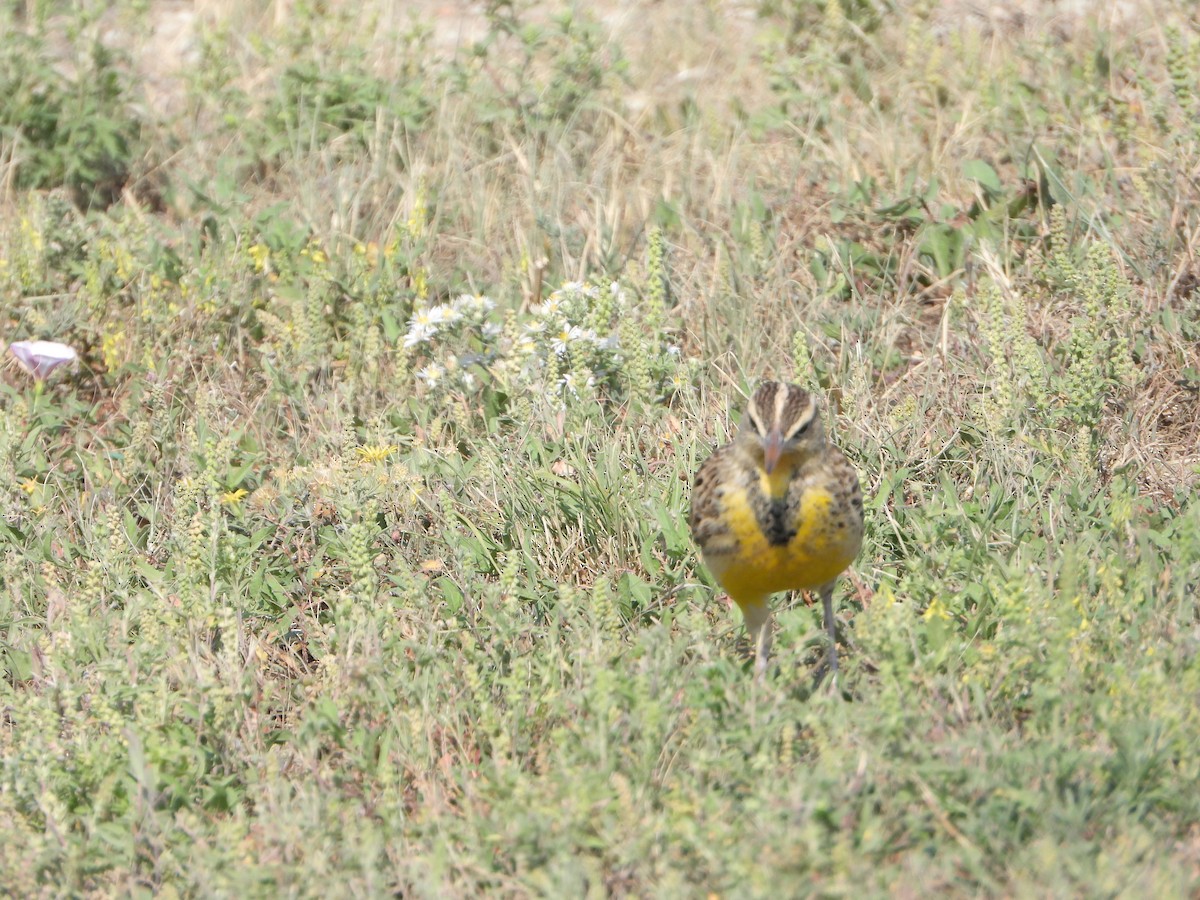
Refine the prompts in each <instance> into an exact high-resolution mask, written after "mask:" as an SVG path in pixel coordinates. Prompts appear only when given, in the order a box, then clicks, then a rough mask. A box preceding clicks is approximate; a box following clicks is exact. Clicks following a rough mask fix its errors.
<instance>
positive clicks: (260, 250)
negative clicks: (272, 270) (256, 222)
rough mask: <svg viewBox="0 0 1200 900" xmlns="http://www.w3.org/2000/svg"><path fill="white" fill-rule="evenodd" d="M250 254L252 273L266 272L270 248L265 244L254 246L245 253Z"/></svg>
mask: <svg viewBox="0 0 1200 900" xmlns="http://www.w3.org/2000/svg"><path fill="white" fill-rule="evenodd" d="M246 252H247V253H249V254H250V259H252V260H253V261H254V271H255V272H263V271H266V268H267V263H268V262H269V261H270V259H271V248H270V247H268V246H267V245H266V244H255V245H254V246H253V247H251V248H250V249H249V250H247V251H246Z"/></svg>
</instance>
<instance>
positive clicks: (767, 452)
mask: <svg viewBox="0 0 1200 900" xmlns="http://www.w3.org/2000/svg"><path fill="white" fill-rule="evenodd" d="M782 455H783V433H782V432H780V430H779V429H778V428H772V429H771V433H770V434H768V435H767V439H766V440H765V441H763V467H764V468H765V469H766V470H767V474H768V475H770V474H771V473H772V472H773V471H775V467H776V466H777V465H779V457H780V456H782Z"/></svg>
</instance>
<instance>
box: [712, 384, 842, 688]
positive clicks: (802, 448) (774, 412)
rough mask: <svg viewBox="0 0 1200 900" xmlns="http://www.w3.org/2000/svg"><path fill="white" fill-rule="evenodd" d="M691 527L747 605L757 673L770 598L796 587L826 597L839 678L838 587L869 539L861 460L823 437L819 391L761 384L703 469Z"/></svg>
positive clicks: (765, 647)
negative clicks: (857, 464)
mask: <svg viewBox="0 0 1200 900" xmlns="http://www.w3.org/2000/svg"><path fill="white" fill-rule="evenodd" d="M688 524H689V525H690V526H691V530H692V537H693V538H694V539H695V541H696V543H697V544H699V545H700V550H701V552H702V554H703V556H704V562H705V565H707V566H708V568H709V571H711V572H712V574H713V576H714V577H715V578H716V579H717V581H718V582H720V584H721V586H722V587H723V588H725V590H726V591H727V592H728V594H729V596H730V597H732V598H733V600H734V602H735V603H737V605H738V606H739V607H740V608H741V610H742V615H743V617H744V618H745V621H746V630H747V631H748V632H749V634H750V640H751V642H752V644H753V646H754V657H755V663H754V668H755V673H756V675H758V676H759V677H761V676H762V675H763V674H764V673H765V672H766V668H767V657H768V656H769V655H770V652H771V607H770V603H769V601H770V597H771V595H772V594H774V593H777V592H779V591H799V590H806V591H815V592H816V593H818V594H820V595H821V603H822V605H823V606H824V610H825V628H826V630H827V631H828V632H829V651H828V652H829V671H830V672H831V673H832V674H834V675H836V674H837V643H836V637H837V635H836V631H835V624H836V623H835V620H834V617H833V586H834V582H835V581H836V580H837V577H838V575H840V574H841V573H842V572H843V571H844V570H845V568H846V567H847V566H848V565H850V563H851V562H852V561H853V560H854V557H856V556H857V555H858V551H859V548H860V547H861V546H862V532H863V511H862V494H861V493H860V492H859V487H858V473H857V472H855V471H854V467H853V466H851V465H850V463H849V462H847V461H846V457H845V456H843V455H842V452H841V451H840V450H838V449H837V447H834V446H833V445H832V444H830V443H828V442H827V441H826V440H825V429H824V427H823V426H822V424H821V417H820V410H819V408H818V406H817V401H816V399H815V398H814V397H813V396H812V395H810V394H809V393H808V392H807V391H805V390H803V389H802V388H799V387H797V386H796V385H794V384H781V383H779V382H777V381H767V382H764V383H763V384H762V385H760V386H759V388H758V390H756V391H755V392H754V396H752V397H751V398H750V405H749V407H748V408H747V409H746V418H745V420H744V421H743V422H742V427H741V430H740V431H739V432H738V434H737V436H736V437H735V438H734V439H733V440H732V441H731V442H730V443H728V444H726V445H725V446H723V447H720V448H719V449H717V451H716V452H715V453H713V455H712V456H710V457H709V458H708V459H707V460H706V461H705V462H704V464H703V465H702V466H701V467H700V470H699V471H698V472H697V473H696V478H695V481H694V482H693V483H692V512H691V516H690V517H689V520H688Z"/></svg>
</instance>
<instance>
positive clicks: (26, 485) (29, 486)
mask: <svg viewBox="0 0 1200 900" xmlns="http://www.w3.org/2000/svg"><path fill="white" fill-rule="evenodd" d="M40 487H41V485H40V484H38V483H37V482H36V481H34V480H33V479H32V478H26V479H25V480H24V481H22V482H21V490H23V491H24V492H25V493H27V494H29V495H31V496H32V494H33V492H34V491H36V490H37V489H38V488H40Z"/></svg>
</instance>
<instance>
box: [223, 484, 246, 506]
mask: <svg viewBox="0 0 1200 900" xmlns="http://www.w3.org/2000/svg"><path fill="white" fill-rule="evenodd" d="M249 493H250V492H249V491H248V490H246V489H245V488H238V489H237V490H236V491H226V492H225V493H223V494H222V495H221V502H222V503H223V504H225V505H226V506H237V505H238V504H239V503H241V502H242V500H244V499H245V498H246V495H247V494H249Z"/></svg>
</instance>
